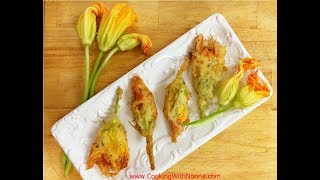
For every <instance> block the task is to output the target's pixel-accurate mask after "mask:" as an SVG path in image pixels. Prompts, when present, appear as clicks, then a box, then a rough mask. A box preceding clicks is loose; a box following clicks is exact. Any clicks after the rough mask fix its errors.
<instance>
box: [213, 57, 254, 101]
mask: <svg viewBox="0 0 320 180" xmlns="http://www.w3.org/2000/svg"><path fill="white" fill-rule="evenodd" d="M258 65H259V62H258V61H257V60H256V59H254V58H244V59H242V60H241V61H240V65H239V68H238V70H237V72H236V73H235V74H234V75H233V76H231V77H230V78H228V79H226V80H224V81H223V82H222V85H221V87H220V88H219V90H218V99H219V105H222V106H226V105H228V104H229V103H230V102H231V101H232V99H233V98H234V97H235V95H236V94H237V91H238V89H239V83H240V80H241V79H242V77H243V75H244V73H245V72H246V71H247V70H249V69H253V68H256V67H257V66H258Z"/></svg>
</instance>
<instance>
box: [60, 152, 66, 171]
mask: <svg viewBox="0 0 320 180" xmlns="http://www.w3.org/2000/svg"><path fill="white" fill-rule="evenodd" d="M66 164H67V155H66V154H65V153H63V156H62V158H61V166H62V167H63V168H65V167H66Z"/></svg>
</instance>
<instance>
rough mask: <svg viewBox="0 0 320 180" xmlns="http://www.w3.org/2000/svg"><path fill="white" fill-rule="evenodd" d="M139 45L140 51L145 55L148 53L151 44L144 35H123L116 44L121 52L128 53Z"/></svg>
mask: <svg viewBox="0 0 320 180" xmlns="http://www.w3.org/2000/svg"><path fill="white" fill-rule="evenodd" d="M139 44H141V51H142V52H143V53H145V54H147V53H148V51H149V49H150V47H151V46H152V42H151V40H150V38H149V37H148V36H147V35H144V34H137V33H131V34H125V35H123V36H121V37H120V38H119V40H118V42H117V46H118V48H119V49H120V50H121V51H128V50H131V49H133V48H135V47H136V46H138V45H139Z"/></svg>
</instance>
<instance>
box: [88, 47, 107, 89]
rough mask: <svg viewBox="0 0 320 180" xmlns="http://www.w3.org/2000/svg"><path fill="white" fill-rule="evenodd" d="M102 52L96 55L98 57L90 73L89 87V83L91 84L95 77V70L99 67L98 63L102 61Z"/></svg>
mask: <svg viewBox="0 0 320 180" xmlns="http://www.w3.org/2000/svg"><path fill="white" fill-rule="evenodd" d="M103 54H104V52H103V51H100V52H99V54H98V57H97V59H96V62H95V63H94V66H93V70H92V73H91V75H90V80H89V86H91V83H92V80H93V77H94V76H95V75H96V73H97V70H98V68H99V66H100V61H101V59H102V56H103Z"/></svg>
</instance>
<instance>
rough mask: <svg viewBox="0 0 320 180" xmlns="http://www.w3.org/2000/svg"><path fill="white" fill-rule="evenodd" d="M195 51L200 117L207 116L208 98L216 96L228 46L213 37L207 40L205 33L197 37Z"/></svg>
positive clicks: (195, 81)
mask: <svg viewBox="0 0 320 180" xmlns="http://www.w3.org/2000/svg"><path fill="white" fill-rule="evenodd" d="M195 41H196V45H195V51H194V52H193V53H192V61H191V62H192V63H191V64H192V80H193V86H194V88H195V90H196V92H197V93H198V95H199V98H198V105H199V110H200V117H201V118H202V117H205V116H206V114H205V113H206V110H207V108H208V100H209V99H212V98H213V97H214V91H215V89H216V86H217V84H218V82H219V81H220V80H221V76H222V72H223V71H225V70H226V68H225V66H224V62H225V55H226V47H225V46H220V45H218V43H217V42H216V41H215V40H214V38H213V37H211V38H210V39H208V40H206V39H204V38H203V35H202V34H201V35H198V36H197V38H196V40H195Z"/></svg>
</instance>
